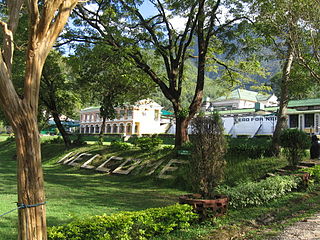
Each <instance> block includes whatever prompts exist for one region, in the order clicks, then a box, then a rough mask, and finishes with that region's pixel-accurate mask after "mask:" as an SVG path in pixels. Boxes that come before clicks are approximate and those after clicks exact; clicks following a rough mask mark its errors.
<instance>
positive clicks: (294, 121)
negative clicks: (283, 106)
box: [289, 114, 298, 128]
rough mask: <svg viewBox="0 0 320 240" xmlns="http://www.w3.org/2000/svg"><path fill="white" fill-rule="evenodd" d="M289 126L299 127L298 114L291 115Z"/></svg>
mask: <svg viewBox="0 0 320 240" xmlns="http://www.w3.org/2000/svg"><path fill="white" fill-rule="evenodd" d="M289 127H290V128H297V127H298V114H294V115H289Z"/></svg>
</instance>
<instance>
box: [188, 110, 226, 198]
mask: <svg viewBox="0 0 320 240" xmlns="http://www.w3.org/2000/svg"><path fill="white" fill-rule="evenodd" d="M192 131H193V134H194V137H193V138H191V141H192V144H193V146H194V148H193V149H194V150H193V152H192V159H191V161H190V174H189V178H190V179H191V185H192V187H193V188H194V190H195V191H196V193H200V194H201V195H202V196H203V197H204V198H213V197H214V195H215V194H214V192H213V190H214V188H215V187H216V186H217V185H218V184H219V183H220V182H221V181H222V180H223V176H224V168H225V165H226V161H225V160H224V154H225V152H226V139H225V137H224V134H223V131H224V129H223V125H222V121H221V118H220V117H219V115H218V114H217V113H214V114H212V115H211V116H209V117H202V116H198V117H197V118H195V119H193V121H192Z"/></svg>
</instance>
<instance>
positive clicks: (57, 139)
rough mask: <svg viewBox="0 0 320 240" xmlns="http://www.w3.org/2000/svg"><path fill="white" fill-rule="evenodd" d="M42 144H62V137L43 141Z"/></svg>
mask: <svg viewBox="0 0 320 240" xmlns="http://www.w3.org/2000/svg"><path fill="white" fill-rule="evenodd" d="M43 144H64V141H63V138H62V137H55V138H50V139H47V140H45V141H44V142H43Z"/></svg>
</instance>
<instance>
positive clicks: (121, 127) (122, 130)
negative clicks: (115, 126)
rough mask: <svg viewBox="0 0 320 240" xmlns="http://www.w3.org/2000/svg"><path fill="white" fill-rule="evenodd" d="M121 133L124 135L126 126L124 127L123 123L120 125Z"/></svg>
mask: <svg viewBox="0 0 320 240" xmlns="http://www.w3.org/2000/svg"><path fill="white" fill-rule="evenodd" d="M119 133H124V125H123V123H120V127H119Z"/></svg>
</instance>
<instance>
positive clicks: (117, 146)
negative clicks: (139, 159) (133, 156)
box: [110, 141, 131, 150]
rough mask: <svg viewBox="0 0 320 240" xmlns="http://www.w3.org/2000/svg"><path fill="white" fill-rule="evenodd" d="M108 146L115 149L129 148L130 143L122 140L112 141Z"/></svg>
mask: <svg viewBox="0 0 320 240" xmlns="http://www.w3.org/2000/svg"><path fill="white" fill-rule="evenodd" d="M110 147H111V148H112V149H115V150H128V149H130V148H131V144H130V143H126V142H122V141H112V142H111V145H110Z"/></svg>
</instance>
